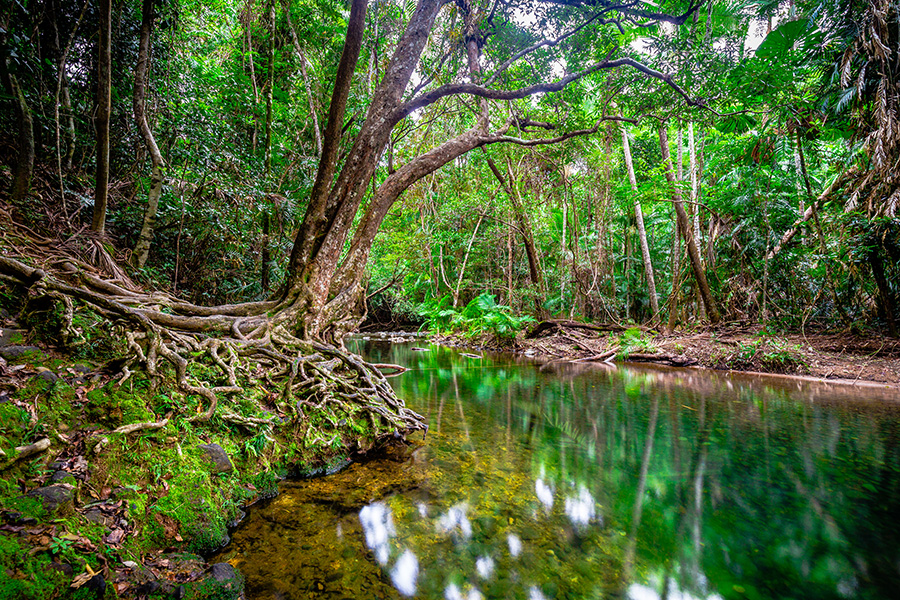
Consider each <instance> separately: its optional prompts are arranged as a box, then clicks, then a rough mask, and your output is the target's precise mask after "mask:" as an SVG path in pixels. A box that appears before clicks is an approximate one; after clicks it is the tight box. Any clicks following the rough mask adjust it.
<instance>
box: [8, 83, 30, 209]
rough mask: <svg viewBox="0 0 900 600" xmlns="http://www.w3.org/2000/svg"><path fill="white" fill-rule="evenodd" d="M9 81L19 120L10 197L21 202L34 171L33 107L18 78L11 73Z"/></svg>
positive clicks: (26, 193) (28, 187)
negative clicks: (16, 153)
mask: <svg viewBox="0 0 900 600" xmlns="http://www.w3.org/2000/svg"><path fill="white" fill-rule="evenodd" d="M7 83H8V85H9V88H10V91H11V93H12V96H13V102H14V103H15V106H16V115H17V117H18V121H19V157H18V159H17V160H16V169H15V174H14V175H13V182H12V191H11V193H10V199H11V200H12V201H13V202H19V201H20V200H23V199H24V198H25V196H27V195H28V191H29V190H30V189H31V177H32V175H33V173H34V126H33V124H32V119H31V109H30V108H29V107H28V102H27V101H26V100H25V92H24V91H23V90H22V87H21V86H20V85H19V81H18V79H17V78H16V76H15V75H14V74H12V73H9V74H8V82H7Z"/></svg>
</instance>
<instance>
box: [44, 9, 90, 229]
mask: <svg viewBox="0 0 900 600" xmlns="http://www.w3.org/2000/svg"><path fill="white" fill-rule="evenodd" d="M88 2H89V0H85V2H84V5H83V6H82V7H81V13H80V14H79V15H78V21H76V22H75V27H73V28H72V33H71V34H70V35H69V39H68V41H67V42H66V45H65V47H63V48H60V46H59V27H58V26H57V24H56V20H55V19H54V21H53V32H54V35H55V39H56V46H57V49H59V64H58V65H57V70H56V93H55V94H54V97H53V123H54V127H55V135H56V170H57V175H58V176H59V198H60V201H61V202H62V206H63V214H64V215H65V216H66V219H68V216H69V211H68V210H67V209H66V190H65V184H64V183H63V158H62V142H61V139H60V138H61V136H60V130H61V127H60V114H59V102H60V96H62V97H63V99H64V102H65V104H64V108H65V113H66V117H67V124H68V126H67V127H66V169H67V170H68V169H70V168H71V164H72V159H71V157H70V156H69V154H70V151H71V152H73V153H74V141H75V121H74V119H73V118H72V103H71V100H70V98H69V88H68V81H67V80H68V78H67V77H66V58H67V57H68V56H69V50H70V49H71V48H72V41H73V40H74V39H75V34H76V33H78V28H79V27H80V26H81V21H82V20H83V19H84V13H85V11H86V10H87V7H88ZM63 90H65V95H64V96H63V95H62V91H63ZM70 128H71V133H70V132H69V129H70Z"/></svg>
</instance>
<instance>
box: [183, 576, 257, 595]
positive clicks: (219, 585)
mask: <svg viewBox="0 0 900 600" xmlns="http://www.w3.org/2000/svg"><path fill="white" fill-rule="evenodd" d="M235 574H236V575H237V577H235V578H234V579H231V580H229V581H216V580H215V579H214V578H213V577H212V576H208V577H206V578H205V579H202V580H200V581H196V582H194V583H189V584H187V585H186V586H185V594H184V597H185V599H186V600H236V599H237V598H240V597H241V595H242V593H243V591H244V577H243V575H241V573H240V571H237V570H235Z"/></svg>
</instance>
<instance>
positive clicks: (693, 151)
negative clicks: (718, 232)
mask: <svg viewBox="0 0 900 600" xmlns="http://www.w3.org/2000/svg"><path fill="white" fill-rule="evenodd" d="M688 152H689V154H690V164H691V166H690V168H691V207H692V213H691V214H692V216H693V225H694V239H695V240H696V241H697V247H698V248H701V247H703V238H702V237H701V233H700V204H699V202H700V161H699V160H697V146H696V144H695V143H694V122H693V121H688ZM701 262H702V261H701Z"/></svg>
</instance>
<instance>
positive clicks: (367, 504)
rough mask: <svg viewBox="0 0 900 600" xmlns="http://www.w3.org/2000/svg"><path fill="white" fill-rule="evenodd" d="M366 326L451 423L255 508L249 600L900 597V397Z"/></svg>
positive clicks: (408, 395)
mask: <svg viewBox="0 0 900 600" xmlns="http://www.w3.org/2000/svg"><path fill="white" fill-rule="evenodd" d="M357 343H358V347H357V350H359V351H361V352H362V353H363V355H364V356H366V357H367V359H368V360H370V361H372V362H393V363H400V364H404V365H407V366H409V367H410V368H411V370H410V371H409V372H407V373H405V374H404V375H402V376H399V377H395V378H393V379H392V380H391V381H392V383H393V384H394V386H395V387H396V390H397V393H398V394H399V395H400V396H401V397H402V398H404V399H406V401H407V403H408V404H409V405H410V406H411V407H412V408H414V409H415V410H417V411H419V412H420V413H422V414H424V415H425V416H426V417H427V418H428V420H429V423H430V427H431V429H430V431H429V433H428V435H427V437H426V439H425V441H424V442H423V443H416V444H414V445H413V446H410V447H409V448H406V449H402V450H397V451H396V452H394V453H393V454H392V455H391V456H388V457H385V458H383V459H378V460H373V461H369V462H366V463H363V464H354V465H352V466H350V467H349V468H347V469H346V470H344V471H342V472H341V473H338V474H337V475H334V476H330V477H325V478H321V479H314V480H309V481H299V482H291V483H287V484H285V485H283V492H282V493H281V494H280V495H279V496H278V497H277V498H276V499H274V500H273V501H271V502H270V503H268V504H266V505H265V506H262V507H259V508H255V509H252V510H251V511H250V514H249V516H248V518H247V519H246V521H245V522H244V523H243V524H242V525H241V527H240V528H239V529H238V531H236V532H235V534H234V538H233V542H232V544H231V545H230V546H229V547H228V548H226V550H225V551H224V552H223V553H222V554H221V555H220V556H219V557H217V559H218V560H228V561H230V562H232V563H233V564H234V565H236V566H238V567H240V569H241V570H242V572H243V573H244V574H245V576H246V578H247V586H246V589H247V598H248V599H249V600H255V599H266V600H268V599H276V598H278V599H306V598H335V599H345V598H354V599H363V598H366V599H368V598H405V597H415V598H433V599H445V600H458V599H466V600H476V599H479V598H513V599H523V600H524V599H529V600H540V599H552V598H558V599H563V598H567V599H572V600H575V599H582V598H623V599H624V598H630V599H632V600H649V599H672V600H676V599H677V600H691V599H701V598H704V599H705V598H723V599H724V598H729V599H730V598H735V599H745V598H746V599H769V598H816V599H828V598H866V599H877V598H885V599H888V598H889V599H896V598H900V510H898V509H900V419H898V417H900V395H898V394H896V393H895V392H893V393H892V392H886V391H880V390H875V389H872V388H861V389H857V388H846V387H845V388H836V387H831V386H823V385H814V384H808V383H800V382H796V381H790V380H774V379H768V378H767V379H755V378H752V377H746V376H745V377H737V376H735V377H729V376H726V375H721V374H714V373H707V372H700V371H690V370H688V371H674V370H653V369H632V368H621V367H620V368H602V367H597V366H588V365H559V366H553V365H544V366H540V365H535V364H534V363H531V362H529V361H526V360H517V359H515V358H512V357H504V356H499V357H498V356H494V357H490V356H488V357H484V358H469V357H465V356H461V355H460V354H459V353H457V352H456V351H454V350H451V349H447V348H441V347H437V346H425V347H426V348H428V351H427V352H417V351H413V347H414V346H413V345H412V344H395V345H390V344H387V343H385V342H375V341H359V342H357ZM416 437H417V439H418V438H419V436H416Z"/></svg>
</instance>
